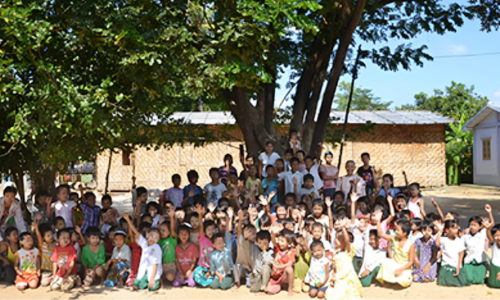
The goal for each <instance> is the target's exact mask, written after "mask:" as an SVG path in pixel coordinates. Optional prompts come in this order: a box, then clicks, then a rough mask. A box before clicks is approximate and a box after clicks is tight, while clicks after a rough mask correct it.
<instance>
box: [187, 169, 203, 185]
mask: <svg viewBox="0 0 500 300" xmlns="http://www.w3.org/2000/svg"><path fill="white" fill-rule="evenodd" d="M187 177H188V180H189V182H190V183H191V180H192V179H195V178H200V175H198V172H196V171H195V170H191V171H189V172H187Z"/></svg>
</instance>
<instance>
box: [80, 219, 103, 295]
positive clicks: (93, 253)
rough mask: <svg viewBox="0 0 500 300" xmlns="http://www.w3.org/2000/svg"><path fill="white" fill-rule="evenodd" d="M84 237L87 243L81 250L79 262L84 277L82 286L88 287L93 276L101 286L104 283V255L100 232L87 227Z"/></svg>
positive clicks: (92, 280) (95, 228) (97, 229)
mask: <svg viewBox="0 0 500 300" xmlns="http://www.w3.org/2000/svg"><path fill="white" fill-rule="evenodd" d="M86 236H87V239H88V241H89V243H88V244H87V245H85V247H83V249H82V257H81V260H82V265H83V268H84V270H85V275H86V277H85V280H84V281H83V284H84V285H85V286H86V287H89V286H91V285H92V283H93V282H94V278H95V276H98V277H99V278H100V279H101V284H102V283H103V282H104V276H105V271H104V265H105V263H106V253H105V251H104V245H103V244H101V243H100V241H101V232H100V231H99V228H97V227H88V228H87V234H86Z"/></svg>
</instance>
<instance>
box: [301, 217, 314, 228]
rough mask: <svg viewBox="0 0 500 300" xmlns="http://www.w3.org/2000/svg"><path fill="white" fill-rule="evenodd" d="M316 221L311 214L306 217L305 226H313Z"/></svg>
mask: <svg viewBox="0 0 500 300" xmlns="http://www.w3.org/2000/svg"><path fill="white" fill-rule="evenodd" d="M314 223H316V220H314V218H313V217H312V216H309V217H307V218H305V219H304V226H311V225H312V224H314Z"/></svg>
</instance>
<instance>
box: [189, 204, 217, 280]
mask: <svg viewBox="0 0 500 300" xmlns="http://www.w3.org/2000/svg"><path fill="white" fill-rule="evenodd" d="M196 211H197V213H198V218H199V224H200V225H199V227H200V232H199V235H198V241H199V242H198V243H199V245H200V246H199V249H200V256H199V260H198V266H197V267H196V269H195V270H194V275H193V277H194V280H195V281H196V283H198V284H199V285H201V286H203V287H207V286H209V285H210V284H211V283H212V281H213V279H214V278H213V276H207V272H209V271H210V254H211V253H212V251H214V246H213V245H212V241H211V240H212V237H213V236H214V234H215V223H214V222H213V221H205V223H203V215H204V213H205V210H204V208H203V206H202V205H201V204H198V205H197V207H196Z"/></svg>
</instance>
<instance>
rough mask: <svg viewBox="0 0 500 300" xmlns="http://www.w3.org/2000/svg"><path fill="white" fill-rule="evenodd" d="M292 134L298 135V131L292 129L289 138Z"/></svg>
mask: <svg viewBox="0 0 500 300" xmlns="http://www.w3.org/2000/svg"><path fill="white" fill-rule="evenodd" d="M292 133H296V134H298V132H297V129H290V131H289V132H288V136H289V137H290V136H291V135H292Z"/></svg>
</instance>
